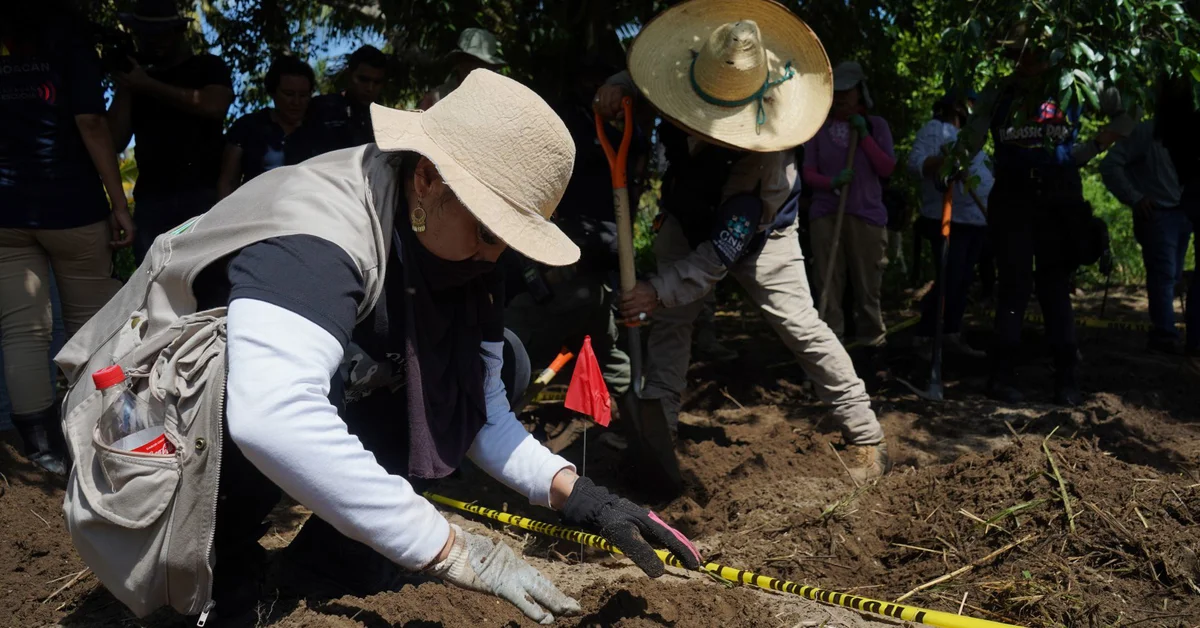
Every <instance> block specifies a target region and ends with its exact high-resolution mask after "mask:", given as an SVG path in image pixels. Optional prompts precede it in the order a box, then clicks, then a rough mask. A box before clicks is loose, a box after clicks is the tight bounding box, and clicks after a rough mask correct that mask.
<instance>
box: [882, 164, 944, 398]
mask: <svg viewBox="0 0 1200 628" xmlns="http://www.w3.org/2000/svg"><path fill="white" fill-rule="evenodd" d="M953 204H954V186H953V184H951V185H950V186H947V187H946V191H945V192H944V193H943V194H942V262H941V264H939V265H938V277H937V284H936V288H937V289H938V303H937V312H936V314H935V318H934V321H935V324H934V333H933V356H932V359H931V360H930V362H929V388H928V389H926V390H921V389H920V388H917V387H916V386H913V385H912V384H911V383H909V382H908V381H906V380H904V379H902V378H899V377H896V378H894V379H895V380H896V381H897V382H900V383H901V384H903V385H904V386H905V387H906V388H908V389H909V390H911V391H912V392H913V394H914V395H916V396H918V397H920V398H922V399H925V400H927V401H942V400H944V399H945V395H944V393H943V386H942V331H943V330H944V328H945V324H946V313H945V310H946V268H947V267H948V266H949V259H950V218H951V214H952V209H953Z"/></svg>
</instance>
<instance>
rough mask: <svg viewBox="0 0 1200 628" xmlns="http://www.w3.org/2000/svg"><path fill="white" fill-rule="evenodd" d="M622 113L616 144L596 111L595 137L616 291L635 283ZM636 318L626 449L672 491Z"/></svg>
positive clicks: (665, 440)
mask: <svg viewBox="0 0 1200 628" xmlns="http://www.w3.org/2000/svg"><path fill="white" fill-rule="evenodd" d="M621 106H622V108H623V109H624V113H625V129H624V134H623V135H622V136H621V146H620V148H619V149H617V150H615V151H614V150H613V146H612V143H610V142H609V141H608V134H607V133H606V132H605V129H604V120H603V119H601V117H600V115H599V114H596V136H597V137H598V138H599V139H600V146H601V147H602V148H604V154H605V155H606V156H607V157H608V167H609V170H610V171H611V174H612V187H613V208H614V209H615V210H616V212H615V213H616V222H617V259H618V263H619V266H620V271H621V292H622V293H628V292H630V291H632V290H633V289H634V287H635V286H636V285H637V274H636V272H635V269H634V263H633V215H632V212H631V210H630V207H629V187H628V182H627V180H626V172H627V170H628V164H629V145H630V143H631V142H632V141H633V99H632V98H629V97H626V98H624V99H623V100H622V101H621ZM639 323H640V321H628V322H627V323H626V325H628V329H627V330H626V331H627V332H628V334H629V335H628V338H629V347H628V352H629V363H630V375H631V376H632V380H633V381H632V384H633V385H632V387H631V394H632V395H633V397H634V398H633V399H632V400H631V401H632V403H624V404H621V405H620V406H619V407H620V409H621V410H622V412H621V419H622V421H624V422H625V423H626V425H627V426H628V432H629V437H630V438H629V449H630V455H631V457H632V460H633V461H635V463H636V464H638V465H639V466H644V467H646V470H647V471H650V472H652V473H655V472H656V474H658V475H661V476H662V477H661V479H662V480H664V481H665V482H666V483H667V484H668V485H669V486H666V487H663V488H667V489H669V490H677V489H678V488H679V487H681V486H682V484H683V482H682V479H681V477H680V474H679V460H678V459H677V458H676V457H675V443H674V440H673V439H672V438H671V431H670V428H669V427H668V425H667V417H666V414H665V413H664V412H663V409H662V404H661V403H659V402H658V401H657V400H648V401H646V402H641V401H640V399H641V393H642V342H641V341H642V338H641V330H640V329H639V328H638V324H639Z"/></svg>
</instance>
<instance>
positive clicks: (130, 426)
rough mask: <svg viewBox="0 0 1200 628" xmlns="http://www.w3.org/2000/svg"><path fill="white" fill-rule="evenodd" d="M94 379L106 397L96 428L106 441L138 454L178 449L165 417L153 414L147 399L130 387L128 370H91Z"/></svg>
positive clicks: (166, 453) (117, 368) (171, 452)
mask: <svg viewBox="0 0 1200 628" xmlns="http://www.w3.org/2000/svg"><path fill="white" fill-rule="evenodd" d="M92 383H94V384H95V385H96V390H99V391H101V396H102V399H103V401H102V403H103V404H104V414H103V415H102V416H101V417H100V422H99V423H98V424H97V430H98V431H99V435H100V438H101V440H102V441H103V443H104V444H105V445H107V446H109V447H111V448H113V449H117V450H120V451H129V452H134V453H139V454H158V455H171V454H174V453H175V445H174V443H172V442H171V441H170V440H169V439H168V438H167V435H166V432H165V430H164V429H163V422H162V419H161V418H159V419H157V420H156V419H155V417H153V416H151V414H150V408H149V407H148V406H147V405H146V403H145V402H144V401H142V400H141V399H139V398H138V396H137V395H135V394H133V391H131V390H130V389H129V386H128V385H126V383H125V371H124V370H122V369H121V367H120V366H110V367H107V368H103V369H100V370H99V371H96V372H95V373H92Z"/></svg>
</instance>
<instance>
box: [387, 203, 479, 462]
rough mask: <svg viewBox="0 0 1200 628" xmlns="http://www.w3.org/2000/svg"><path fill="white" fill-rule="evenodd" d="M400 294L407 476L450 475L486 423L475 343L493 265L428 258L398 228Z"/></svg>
mask: <svg viewBox="0 0 1200 628" xmlns="http://www.w3.org/2000/svg"><path fill="white" fill-rule="evenodd" d="M396 232H397V234H398V236H399V237H398V239H399V240H400V253H401V255H400V259H401V267H402V272H403V273H404V289H405V291H406V292H407V295H408V298H406V299H403V301H404V303H405V304H406V310H407V311H406V312H405V317H404V336H405V343H404V346H405V356H404V358H405V360H404V364H405V371H406V372H405V379H406V382H407V385H406V386H405V396H406V397H407V404H408V425H409V427H408V433H409V442H408V471H409V474H410V475H411V476H413V477H418V478H431V479H432V478H441V477H445V476H447V475H450V473H452V472H453V471H454V470H455V469H456V468H458V465H459V464H460V463H461V462H462V459H463V457H464V456H466V453H467V450H468V449H470V448H471V443H472V442H474V441H475V436H476V435H477V434H478V433H479V430H480V429H481V428H482V427H483V425H484V423H485V422H487V403H486V399H485V397H484V392H483V386H484V376H485V373H486V370H485V367H484V363H483V357H482V356H481V355H480V351H481V348H480V342H482V341H483V330H484V325H485V323H486V319H487V317H488V315H489V313H491V312H493V311H494V308H492V306H491V293H490V291H489V290H488V286H487V282H486V281H485V280H484V277H485V276H486V275H487V274H488V273H489V272H491V271H492V270H493V269H494V268H495V266H496V265H495V264H494V263H491V262H478V261H471V260H465V261H461V262H450V261H447V260H444V259H441V258H439V257H437V256H436V255H434V254H432V253H430V252H429V251H428V250H426V249H425V247H424V246H423V245H422V244H421V243H420V241H419V240H417V238H416V235H415V234H413V233H412V232H411V230H409V229H405V228H404V226H403V225H400V226H398V228H397V229H396Z"/></svg>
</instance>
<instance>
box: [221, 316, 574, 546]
mask: <svg viewBox="0 0 1200 628" xmlns="http://www.w3.org/2000/svg"><path fill="white" fill-rule="evenodd" d="M227 350H228V356H229V359H228V361H229V378H228V385H227V398H226V414H227V421H228V426H229V433H230V436H231V437H232V438H233V441H234V442H235V443H237V445H238V447H239V448H240V449H241V450H242V452H243V454H244V455H245V456H246V458H247V459H248V460H249V461H250V462H251V463H252V464H254V466H255V467H257V468H258V469H259V471H261V472H262V473H263V475H265V476H266V477H267V478H268V479H270V480H271V481H272V482H274V483H275V484H277V485H278V486H279V487H280V488H281V489H283V490H284V491H285V492H287V493H288V494H289V495H291V496H292V497H293V498H294V499H296V500H297V501H299V502H300V503H301V504H303V505H305V506H306V507H308V508H309V509H311V510H312V511H313V512H314V513H315V514H316V515H318V516H320V517H321V518H322V519H324V520H325V521H328V522H329V523H330V524H331V525H333V526H334V527H335V528H336V529H337V530H338V531H339V532H341V533H342V534H345V535H346V536H348V537H350V538H352V539H354V540H357V541H359V542H362V543H364V544H366V545H368V546H370V547H371V548H373V549H375V550H376V551H378V552H379V553H381V554H383V555H384V556H387V557H388V558H390V559H391V560H393V561H395V562H396V563H398V564H399V565H401V566H403V567H406V568H408V569H420V568H422V567H424V566H426V565H428V564H429V563H430V562H432V561H433V559H434V558H435V557H436V556H437V554H438V552H439V551H440V550H441V549H442V547H443V546H444V545H445V543H446V540H447V539H448V537H449V533H450V528H449V525H448V524H447V522H446V520H445V518H443V517H442V516H441V514H440V513H438V511H437V510H436V509H435V508H434V507H433V505H431V504H430V503H429V502H428V501H426V500H425V499H424V498H423V497H421V496H420V495H418V494H417V493H416V492H415V491H414V490H413V488H412V486H411V485H410V484H409V483H408V481H407V480H405V479H404V478H402V477H400V476H396V475H391V474H389V473H388V472H387V471H385V470H384V468H383V467H382V466H380V465H379V463H378V462H376V460H375V457H374V455H372V454H371V453H370V452H369V451H367V450H366V449H365V448H364V447H363V445H362V443H361V442H360V441H359V440H358V438H357V437H355V436H354V435H352V434H350V432H349V431H348V430H347V427H346V423H345V422H344V421H343V420H342V419H341V418H340V417H339V416H338V413H337V409H336V408H335V407H334V406H333V404H331V403H330V402H329V398H328V395H329V391H330V380H331V378H332V377H333V375H334V373H335V372H336V371H337V369H338V365H339V364H340V363H341V361H342V358H343V354H344V349H343V344H342V343H341V342H339V341H338V339H336V338H335V337H334V336H333V335H332V334H330V333H329V332H328V331H326V329H324V328H323V327H322V326H320V325H318V324H316V323H314V322H313V321H311V320H309V319H307V318H305V317H304V316H301V315H300V314H297V313H295V312H293V311H290V310H288V309H285V308H282V307H279V306H277V305H273V304H271V303H267V302H264V301H259V300H256V299H246V298H242V299H235V300H234V301H233V302H232V303H231V304H230V306H229V314H228V349H227ZM481 351H482V353H483V356H484V360H485V364H486V367H487V376H486V379H485V384H484V391H485V395H486V399H487V423H486V424H485V425H484V427H483V429H481V430H480V432H479V434H478V436H477V437H476V438H475V441H474V443H473V444H472V446H471V449H470V451H469V453H468V456H469V457H470V459H471V460H472V461H474V462H475V463H476V464H478V465H479V466H480V467H481V468H482V469H483V470H484V471H486V472H487V473H488V474H490V475H492V476H493V477H495V478H497V479H498V480H500V481H501V482H503V483H504V484H505V485H507V486H509V487H511V488H512V489H513V490H515V491H517V492H518V493H521V494H522V495H525V496H526V497H527V498H528V499H529V500H530V502H531V503H534V504H537V505H541V506H549V504H550V497H549V491H550V483H551V481H552V480H553V478H554V476H555V475H556V474H557V473H558V472H559V471H560V470H562V469H564V468H570V469H574V467H573V466H572V465H571V464H570V463H569V462H567V461H566V460H565V459H563V458H561V457H559V456H556V455H554V454H552V453H550V451H549V450H547V449H546V448H545V447H543V446H542V445H541V444H540V443H538V442H537V440H536V439H534V438H533V436H532V435H530V434H529V433H528V432H526V431H525V428H524V427H523V426H522V425H521V424H520V422H518V421H517V419H516V416H515V415H514V414H513V413H512V410H511V409H510V408H509V405H508V399H507V396H506V394H505V391H504V384H503V382H501V381H500V368H501V363H502V358H501V357H499V356H501V355H502V353H501V343H484V346H482V347H481Z"/></svg>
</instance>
